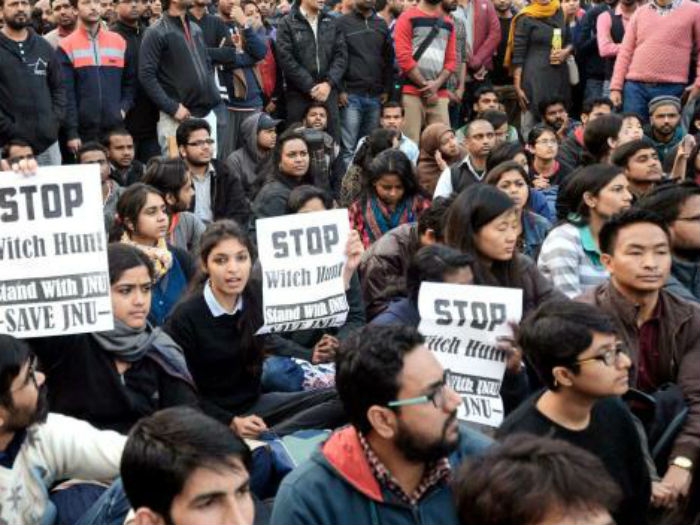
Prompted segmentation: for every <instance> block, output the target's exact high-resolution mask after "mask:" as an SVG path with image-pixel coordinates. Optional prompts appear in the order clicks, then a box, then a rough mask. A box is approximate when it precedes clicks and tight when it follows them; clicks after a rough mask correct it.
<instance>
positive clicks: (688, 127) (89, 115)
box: [0, 0, 700, 525]
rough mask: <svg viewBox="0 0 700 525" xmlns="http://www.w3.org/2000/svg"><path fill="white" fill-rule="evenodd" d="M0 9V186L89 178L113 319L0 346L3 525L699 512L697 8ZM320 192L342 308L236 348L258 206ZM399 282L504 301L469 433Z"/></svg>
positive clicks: (470, 0) (201, 2)
mask: <svg viewBox="0 0 700 525" xmlns="http://www.w3.org/2000/svg"><path fill="white" fill-rule="evenodd" d="M0 15H1V22H0V149H1V153H2V170H3V171H15V172H20V173H22V174H23V175H25V176H27V177H31V176H35V175H36V173H37V171H39V173H40V174H41V173H44V172H43V170H42V169H40V168H48V167H52V166H61V165H63V166H70V165H89V164H93V165H97V167H98V168H99V173H100V184H101V190H102V210H103V219H104V228H105V233H106V236H107V238H108V242H109V244H108V247H107V248H106V251H107V260H108V267H109V286H110V297H111V304H112V312H113V317H114V320H113V321H114V328H113V329H112V330H109V331H98V332H93V333H81V334H74V335H63V336H44V337H32V338H28V339H17V338H15V337H13V336H11V335H4V334H3V335H0V521H1V522H2V523H18V524H19V523H24V524H42V525H51V524H64V523H65V524H77V523H81V524H86V523H100V524H104V523H131V524H135V525H148V524H162V523H173V524H188V525H195V524H198V523H202V524H205V523H206V524H211V523H218V524H230V525H234V524H240V525H251V524H253V523H256V524H266V523H270V524H272V525H277V524H279V525H281V524H291V525H294V524H298V525H302V524H319V525H320V524H323V525H331V524H344V523H347V524H354V523H373V524H375V523H376V524H378V523H395V524H413V523H440V524H445V525H448V524H453V523H454V524H458V523H459V524H461V525H472V524H473V525H507V524H508V525H512V524H518V525H551V524H567V525H607V524H613V523H615V524H618V525H646V524H649V525H700V476H698V475H696V473H697V464H698V462H699V461H700V102H699V101H700V97H698V96H699V95H700V60H699V59H698V50H699V49H700V4H698V3H696V2H695V1H693V0H602V1H598V2H596V1H591V2H590V3H588V2H587V1H586V3H584V0H531V1H528V0H294V1H293V2H289V1H288V0H218V2H217V1H216V0H214V1H212V0H37V1H36V2H33V1H30V0H0ZM93 169H94V168H93ZM46 173H49V172H48V170H47V171H46ZM56 173H58V172H56ZM56 176H58V175H56ZM334 208H347V212H348V221H349V225H350V235H349V239H348V241H347V245H346V246H344V248H343V249H344V253H345V262H344V265H343V269H342V281H343V284H344V287H345V298H346V301H347V305H348V313H347V318H346V319H345V321H344V324H342V325H341V326H334V327H330V328H316V329H308V330H296V331H290V332H284V333H271V334H266V335H261V334H259V333H258V330H259V329H260V327H261V326H262V325H263V285H262V272H261V266H260V262H259V260H258V253H257V251H258V248H257V245H256V244H257V243H256V232H257V229H256V222H257V220H258V219H264V218H270V217H281V216H286V215H292V214H301V213H316V212H321V211H327V210H332V209H334ZM0 267H1V264H0ZM423 283H448V284H451V285H454V286H455V287H457V286H460V285H472V286H491V287H500V288H511V289H518V290H521V291H522V312H523V315H522V320H521V322H520V323H519V324H515V323H514V324H513V325H512V326H511V329H512V332H513V333H512V337H505V338H500V339H499V340H498V341H493V345H494V346H495V347H496V348H497V351H498V352H500V353H501V354H502V355H503V359H504V361H505V363H506V366H505V372H504V376H503V380H502V383H501V389H500V395H501V398H502V400H503V407H504V411H505V419H504V420H503V422H502V423H501V424H500V426H498V428H490V427H486V426H483V425H476V424H474V423H471V422H466V421H462V420H458V419H457V413H458V409H459V407H460V406H461V405H462V403H463V399H462V397H461V396H460V395H459V394H458V393H457V390H459V388H457V387H458V384H457V381H458V380H457V379H456V377H455V376H454V374H453V373H452V372H451V371H450V370H446V369H444V368H443V366H442V365H441V361H440V360H439V358H438V357H439V356H437V355H436V353H434V352H433V351H431V350H430V349H429V348H428V345H427V343H426V340H425V338H424V336H423V335H422V334H421V333H420V332H419V325H420V322H421V315H420V311H419V294H420V290H421V285H422V284H423ZM467 289H469V288H467ZM494 293H497V288H494ZM467 299H468V298H467ZM285 438H295V439H297V440H298V441H297V443H298V442H301V443H312V444H313V447H312V448H313V450H306V452H305V453H304V454H302V455H303V456H304V457H305V460H303V461H300V462H297V461H292V464H288V463H289V460H290V459H291V458H292V457H295V454H291V453H290V451H289V450H288V449H285V446H291V445H290V443H292V442H291V441H287V442H285V441H283V440H284V439H285ZM281 443H282V444H283V443H287V445H283V446H282V450H280V448H279V447H280V444H281ZM300 447H301V446H300ZM301 448H303V447H301ZM296 452H298V451H296ZM285 461H286V462H285ZM281 464H284V465H283V466H280V465H281ZM283 467H284V468H283Z"/></svg>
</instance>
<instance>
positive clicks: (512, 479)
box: [455, 434, 622, 525]
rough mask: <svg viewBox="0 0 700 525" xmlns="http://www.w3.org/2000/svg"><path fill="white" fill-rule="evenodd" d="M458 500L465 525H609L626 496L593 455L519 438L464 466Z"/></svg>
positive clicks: (550, 442)
mask: <svg viewBox="0 0 700 525" xmlns="http://www.w3.org/2000/svg"><path fill="white" fill-rule="evenodd" d="M455 497H456V500H457V514H458V516H459V520H460V523H461V525H514V524H527V525H548V524H552V523H566V524H568V525H573V524H585V525H609V524H610V523H613V522H612V513H614V511H615V509H616V508H617V506H618V505H619V502H620V499H621V498H622V495H621V492H620V488H619V487H618V486H617V484H616V483H615V482H614V481H613V480H612V479H611V478H610V476H609V474H608V472H607V471H606V470H605V466H604V465H603V462H602V461H601V460H600V459H599V458H598V457H596V456H595V455H593V454H591V453H590V452H587V451H585V450H583V449H581V448H580V447H576V446H574V445H571V444H569V443H568V442H567V441H564V440H561V439H551V438H548V437H543V436H537V437H535V436H529V435H526V434H515V435H513V436H509V437H507V438H506V439H505V440H503V442H502V443H498V444H496V445H494V446H493V447H491V448H490V449H489V450H487V451H486V452H485V453H484V454H482V455H479V456H472V457H470V458H468V459H467V460H466V461H465V462H464V464H463V465H462V466H461V468H460V470H459V473H458V475H457V481H456V483H455Z"/></svg>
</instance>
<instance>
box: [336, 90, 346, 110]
mask: <svg viewBox="0 0 700 525" xmlns="http://www.w3.org/2000/svg"><path fill="white" fill-rule="evenodd" d="M338 105H339V106H340V107H341V108H344V107H345V106H347V105H348V94H347V93H341V94H340V95H338Z"/></svg>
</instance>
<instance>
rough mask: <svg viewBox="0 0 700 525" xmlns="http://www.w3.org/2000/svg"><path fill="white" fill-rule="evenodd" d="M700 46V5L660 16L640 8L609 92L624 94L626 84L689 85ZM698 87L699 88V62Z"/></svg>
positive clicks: (685, 3)
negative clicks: (693, 59) (692, 62)
mask: <svg viewBox="0 0 700 525" xmlns="http://www.w3.org/2000/svg"><path fill="white" fill-rule="evenodd" d="M699 44H700V5H699V4H696V3H694V2H691V1H690V0H683V3H682V4H681V5H680V6H679V7H677V8H676V9H675V10H674V11H673V12H672V13H670V14H668V15H666V16H659V14H658V13H657V12H656V10H654V9H653V8H652V7H651V6H650V4H646V5H643V6H640V7H639V8H637V11H636V12H635V13H634V15H633V16H632V19H631V20H630V21H629V24H628V26H627V29H626V31H625V38H624V40H623V41H622V44H621V45H620V49H619V51H618V54H617V61H616V62H615V71H614V73H613V76H612V80H611V82H610V89H611V90H617V91H622V87H623V85H624V83H625V80H634V81H636V82H664V83H677V84H685V83H687V82H688V71H689V68H690V55H691V53H692V52H693V46H694V45H695V46H698V45H699ZM697 71H698V75H697V77H696V80H695V85H696V86H697V87H700V61H698V64H697Z"/></svg>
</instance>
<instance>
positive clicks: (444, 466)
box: [357, 432, 452, 507]
mask: <svg viewBox="0 0 700 525" xmlns="http://www.w3.org/2000/svg"><path fill="white" fill-rule="evenodd" d="M357 435H358V437H359V439H360V445H362V450H363V451H364V453H365V457H366V458H367V461H368V462H369V465H370V468H371V469H372V473H373V474H374V477H375V478H377V481H379V483H380V484H381V485H383V486H384V487H386V488H387V489H389V490H390V491H391V492H393V493H394V495H396V496H398V497H399V498H400V499H401V500H402V501H404V502H406V503H408V504H409V505H411V506H413V507H415V506H416V505H418V502H419V501H420V499H421V498H422V497H423V496H424V495H425V494H426V493H427V492H428V491H429V490H430V489H431V488H432V487H434V486H435V485H437V484H438V483H440V482H441V481H442V480H444V479H447V480H449V478H450V477H451V475H452V469H451V468H450V462H449V461H448V460H447V458H442V459H440V460H438V461H436V462H434V463H430V464H429V465H428V468H426V470H425V472H424V473H423V479H421V481H420V483H419V484H418V486H417V487H416V488H415V490H414V491H413V493H412V494H406V493H405V492H404V490H403V489H402V488H401V485H399V482H398V481H396V478H395V477H394V476H392V474H391V472H389V470H388V469H387V468H386V467H385V466H384V464H383V463H382V462H381V461H380V460H379V458H378V457H377V455H376V454H375V453H374V451H373V450H372V449H371V448H370V446H369V443H367V440H366V439H365V436H363V435H362V433H361V432H358V433H357Z"/></svg>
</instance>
